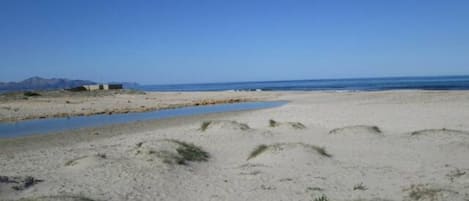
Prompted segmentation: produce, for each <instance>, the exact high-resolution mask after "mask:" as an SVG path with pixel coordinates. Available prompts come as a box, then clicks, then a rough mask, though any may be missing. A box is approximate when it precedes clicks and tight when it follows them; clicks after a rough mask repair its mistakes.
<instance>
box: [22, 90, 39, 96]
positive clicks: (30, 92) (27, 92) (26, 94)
mask: <svg viewBox="0 0 469 201" xmlns="http://www.w3.org/2000/svg"><path fill="white" fill-rule="evenodd" d="M23 95H24V96H28V97H30V96H40V95H41V94H39V93H36V92H33V91H26V92H24V93H23Z"/></svg>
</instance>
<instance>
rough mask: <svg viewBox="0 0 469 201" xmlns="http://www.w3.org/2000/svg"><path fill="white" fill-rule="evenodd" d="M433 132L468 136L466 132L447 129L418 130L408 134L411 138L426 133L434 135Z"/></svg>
mask: <svg viewBox="0 0 469 201" xmlns="http://www.w3.org/2000/svg"><path fill="white" fill-rule="evenodd" d="M434 132H450V133H455V134H466V135H467V134H469V133H468V132H466V131H461V130H453V129H447V128H441V129H424V130H418V131H414V132H412V133H410V135H411V136H419V135H424V134H428V133H434Z"/></svg>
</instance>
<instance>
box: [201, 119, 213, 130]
mask: <svg viewBox="0 0 469 201" xmlns="http://www.w3.org/2000/svg"><path fill="white" fill-rule="evenodd" d="M211 123H212V122H211V121H204V122H202V125H201V126H200V130H201V131H205V130H207V128H208V126H210V124H211Z"/></svg>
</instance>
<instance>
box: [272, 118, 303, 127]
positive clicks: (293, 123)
mask: <svg viewBox="0 0 469 201" xmlns="http://www.w3.org/2000/svg"><path fill="white" fill-rule="evenodd" d="M282 124H284V125H289V126H291V127H292V128H294V129H305V128H306V126H305V125H304V124H302V123H300V122H278V121H275V120H273V119H271V120H269V126H270V127H272V128H274V127H278V126H280V125H282Z"/></svg>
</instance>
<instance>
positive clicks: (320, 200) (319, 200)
mask: <svg viewBox="0 0 469 201" xmlns="http://www.w3.org/2000/svg"><path fill="white" fill-rule="evenodd" d="M314 201H329V198H327V196H326V195H324V194H323V195H321V196H319V197H317V198H314Z"/></svg>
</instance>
